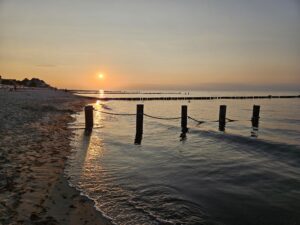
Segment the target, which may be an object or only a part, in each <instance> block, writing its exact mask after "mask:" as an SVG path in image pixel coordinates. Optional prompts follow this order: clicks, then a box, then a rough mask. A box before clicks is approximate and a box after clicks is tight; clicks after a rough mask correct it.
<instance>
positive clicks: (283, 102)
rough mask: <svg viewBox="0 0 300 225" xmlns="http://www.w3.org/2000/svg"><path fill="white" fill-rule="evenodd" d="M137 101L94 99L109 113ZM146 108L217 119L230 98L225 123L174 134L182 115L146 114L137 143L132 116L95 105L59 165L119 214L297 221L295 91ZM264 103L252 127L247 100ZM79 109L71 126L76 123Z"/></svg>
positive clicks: (111, 213)
mask: <svg viewBox="0 0 300 225" xmlns="http://www.w3.org/2000/svg"><path fill="white" fill-rule="evenodd" d="M137 103H139V102H126V101H123V102H121V101H111V102H98V103H95V105H94V107H95V108H96V109H97V110H100V111H106V112H113V113H135V111H136V104H137ZM143 104H144V105H145V113H147V114H151V115H154V116H163V117H177V116H180V111H181V105H184V104H186V105H188V114H189V115H190V116H191V117H193V118H197V119H199V120H204V121H214V120H217V119H218V113H219V112H218V110H219V105H221V104H226V105H227V117H228V118H230V119H235V120H238V121H236V122H231V123H227V125H226V129H225V132H220V131H218V124H217V123H216V122H206V123H203V124H201V125H198V124H197V123H196V122H194V121H191V120H189V121H188V126H189V128H190V132H189V133H188V134H187V139H186V140H185V141H180V137H179V136H180V130H181V129H180V120H170V121H165V120H156V119H151V118H148V117H145V118H144V136H143V140H142V145H134V144H133V142H134V137H135V116H114V115H108V114H104V113H101V112H99V111H95V115H94V116H95V123H96V125H95V126H96V127H102V128H97V129H94V131H93V132H92V134H91V135H90V136H86V135H84V131H83V130H80V129H78V130H75V131H74V134H75V136H74V138H73V142H72V146H73V152H72V155H71V157H70V159H69V163H68V166H67V169H66V174H67V176H69V177H70V182H71V183H72V185H74V186H76V187H77V188H78V189H80V190H81V191H82V192H83V193H84V194H86V195H88V196H89V197H90V198H91V199H93V200H94V201H95V203H96V206H97V208H98V209H99V210H100V211H101V212H102V213H104V214H105V215H106V216H107V217H110V218H111V219H112V221H113V222H114V223H116V224H164V223H166V224H228V225H234V224H237V225H241V224H243V225H244V224H253V225H258V224H273V225H276V224H278V225H279V224H280V225H282V224H300V213H299V212H300V169H299V166H300V101H299V99H271V100H269V99H261V100H259V99H256V100H207V101H191V102H187V101H151V102H150V101H149V102H143ZM254 104H258V105H260V106H261V115H260V116H261V119H260V123H259V129H258V131H257V130H253V129H252V127H251V122H250V121H249V120H250V119H251V116H252V107H253V105H254ZM83 119H84V114H83V113H81V114H79V115H76V122H75V123H74V125H71V126H73V127H74V126H81V124H82V123H83V122H84V120H83Z"/></svg>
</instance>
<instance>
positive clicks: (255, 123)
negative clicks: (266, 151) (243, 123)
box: [251, 119, 259, 138]
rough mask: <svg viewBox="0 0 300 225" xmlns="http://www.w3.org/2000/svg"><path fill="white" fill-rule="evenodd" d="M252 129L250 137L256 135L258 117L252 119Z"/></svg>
mask: <svg viewBox="0 0 300 225" xmlns="http://www.w3.org/2000/svg"><path fill="white" fill-rule="evenodd" d="M251 123H252V130H251V137H255V138H257V137H258V126H259V119H252V121H251Z"/></svg>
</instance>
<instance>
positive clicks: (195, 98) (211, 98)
mask: <svg viewBox="0 0 300 225" xmlns="http://www.w3.org/2000/svg"><path fill="white" fill-rule="evenodd" d="M81 97H84V98H89V99H95V100H101V101H111V100H117V101H171V100H216V99H273V98H300V95H265V96H220V97H193V96H189V97H186V96H185V97H117V98H115V97H91V96H81Z"/></svg>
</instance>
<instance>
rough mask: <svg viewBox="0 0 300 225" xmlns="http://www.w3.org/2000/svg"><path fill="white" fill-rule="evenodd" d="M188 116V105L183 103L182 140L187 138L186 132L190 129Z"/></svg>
mask: <svg viewBox="0 0 300 225" xmlns="http://www.w3.org/2000/svg"><path fill="white" fill-rule="evenodd" d="M187 118H188V117H187V106H186V105H183V106H181V134H180V138H181V141H183V140H185V139H186V133H187V132H188V131H189V128H187Z"/></svg>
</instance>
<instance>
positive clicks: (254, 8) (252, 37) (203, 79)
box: [0, 0, 300, 90]
mask: <svg viewBox="0 0 300 225" xmlns="http://www.w3.org/2000/svg"><path fill="white" fill-rule="evenodd" d="M99 74H102V75H103V78H102V79H100V78H99ZM0 75H2V77H3V78H17V79H24V78H25V77H27V78H31V77H38V78H41V79H43V80H45V81H46V82H48V83H50V84H51V85H52V86H56V87H59V88H68V89H106V90H108V89H109V90H117V89H156V90H159V89H160V90H161V89H178V90H179V89H185V90H198V89H199V90H201V89H218V90H220V89H232V90H237V89H261V90H264V89H274V90H275V89H288V90H289V89H290V90H291V89H298V90H299V87H300V1H299V0H251V1H249V0H222V1H220V0H84V1H83V0H51V1H49V0H48V1H47V0H26V1H24V0H0Z"/></svg>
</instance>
